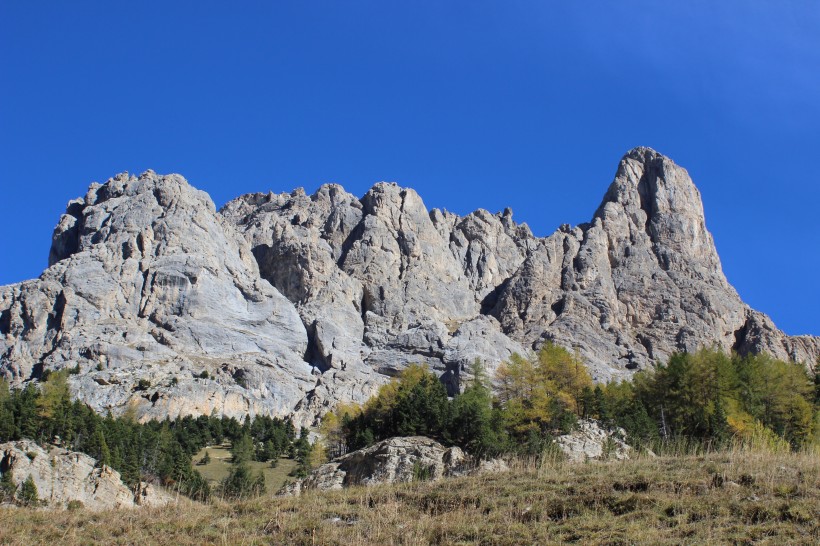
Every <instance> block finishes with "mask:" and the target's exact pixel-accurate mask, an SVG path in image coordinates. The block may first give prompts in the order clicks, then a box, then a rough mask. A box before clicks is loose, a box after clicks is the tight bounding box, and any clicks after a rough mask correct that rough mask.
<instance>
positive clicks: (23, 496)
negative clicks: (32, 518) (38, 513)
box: [17, 474, 40, 506]
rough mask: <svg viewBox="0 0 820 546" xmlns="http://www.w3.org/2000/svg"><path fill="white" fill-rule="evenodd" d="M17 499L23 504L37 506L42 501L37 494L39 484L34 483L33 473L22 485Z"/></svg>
mask: <svg viewBox="0 0 820 546" xmlns="http://www.w3.org/2000/svg"><path fill="white" fill-rule="evenodd" d="M17 500H18V501H20V504H22V505H23V506H37V505H38V504H39V503H40V498H39V497H38V495H37V484H35V483H34V478H32V477H31V474H29V475H28V477H27V478H26V480H25V481H24V482H23V483H22V484H21V485H20V491H18V492H17Z"/></svg>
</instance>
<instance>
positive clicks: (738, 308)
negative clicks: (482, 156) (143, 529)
mask: <svg viewBox="0 0 820 546" xmlns="http://www.w3.org/2000/svg"><path fill="white" fill-rule="evenodd" d="M49 263H50V267H49V268H48V269H47V270H46V271H45V272H44V273H43V274H42V275H41V276H40V278H39V279H36V280H32V281H26V282H24V283H19V284H15V285H9V286H5V287H2V288H0V335H1V336H2V338H0V354H2V357H1V358H2V361H1V364H2V370H3V374H4V376H5V377H7V378H8V379H9V380H10V381H11V382H12V383H14V384H21V383H23V382H25V381H28V380H31V379H34V380H36V379H37V378H39V377H41V375H42V373H43V371H44V370H47V369H59V368H63V367H74V366H76V365H78V364H79V367H80V373H79V374H78V375H74V376H72V386H73V389H74V392H75V393H76V395H77V396H79V397H80V398H82V399H84V400H86V401H87V402H89V403H90V404H91V405H92V406H93V407H95V408H96V409H98V410H100V411H106V410H109V409H110V410H112V411H114V412H118V411H123V410H124V409H125V408H126V407H128V406H133V407H134V408H135V409H136V410H137V412H138V413H139V414H140V415H142V416H143V417H162V416H165V415H171V416H176V415H178V414H188V413H192V414H203V413H211V412H212V411H217V412H225V413H227V414H229V415H237V416H242V415H244V414H246V413H248V412H250V413H270V414H276V415H285V414H291V413H294V414H295V415H296V416H297V417H299V418H300V419H302V420H303V422H311V421H312V420H313V419H314V418H315V417H316V416H317V415H319V414H321V413H322V412H323V411H325V410H326V409H327V408H328V407H330V406H332V405H333V404H335V403H336V402H337V401H339V400H350V399H352V400H364V399H366V398H367V397H368V396H369V395H370V394H371V393H372V392H373V391H374V389H375V388H376V387H377V386H378V385H379V384H381V383H383V382H384V381H386V379H387V377H389V376H391V375H395V374H396V373H397V372H399V371H400V370H401V369H402V368H403V367H405V366H406V365H407V364H408V363H412V362H426V363H428V364H429V365H430V366H431V367H432V368H433V369H435V370H437V371H438V372H439V373H440V374H441V376H442V379H443V381H444V382H445V384H446V385H447V386H448V388H449V389H450V390H451V391H455V390H456V389H457V388H458V385H459V382H460V376H461V375H462V374H463V372H464V371H465V370H466V369H467V366H468V365H469V364H470V363H471V362H472V361H473V360H474V359H475V358H481V359H482V360H484V361H485V363H486V365H487V367H488V368H490V370H491V371H492V370H493V369H494V368H495V367H496V366H497V365H498V363H500V362H501V361H503V360H504V359H506V358H508V357H509V356H510V354H512V353H513V352H524V351H526V350H529V349H531V348H535V347H537V346H538V345H539V344H541V343H543V342H544V341H545V340H551V341H554V342H556V343H559V344H561V345H564V346H567V347H569V348H573V349H577V350H578V351H579V353H580V354H581V355H582V356H583V357H584V358H585V360H586V361H587V363H588V365H589V367H590V369H591V371H592V373H593V376H594V377H595V378H596V379H597V380H599V381H605V380H609V379H612V378H618V377H626V376H628V375H630V374H631V373H632V372H633V371H634V370H637V369H640V368H644V367H647V366H651V365H652V363H653V362H654V361H656V360H665V359H666V358H667V357H668V356H669V355H670V354H671V353H672V352H674V351H681V350H686V351H691V350H695V349H697V348H698V347H701V346H712V345H717V346H719V347H721V348H723V349H725V350H730V349H734V350H737V351H739V352H742V353H746V352H759V351H766V352H768V353H770V354H772V355H773V356H775V357H778V358H782V359H792V360H796V361H800V362H804V363H805V364H806V365H807V366H809V367H813V366H814V365H815V362H816V360H817V358H818V355H819V354H820V338H816V337H810V336H800V337H789V336H786V335H785V334H783V333H782V332H780V331H779V330H777V328H776V327H775V326H774V325H773V324H772V322H771V321H770V320H769V319H768V317H766V316H765V315H763V314H761V313H758V312H756V311H754V310H752V309H751V308H749V307H748V306H747V305H745V304H744V303H743V302H742V300H741V299H740V297H739V296H738V294H737V293H736V292H735V290H734V289H733V288H732V287H731V285H730V284H729V283H728V282H727V280H726V278H725V276H724V275H723V272H722V270H721V266H720V260H719V258H718V255H717V251H716V249H715V247H714V242H713V240H712V237H711V235H710V234H709V232H708V230H707V229H706V224H705V219H704V214H703V205H702V203H701V198H700V194H699V192H698V190H697V188H696V187H695V186H694V184H693V183H692V181H691V179H690V178H689V176H688V174H687V173H686V171H685V170H684V169H683V168H681V167H679V166H677V165H675V164H674V162H672V161H671V160H670V159H668V158H666V157H664V156H662V155H660V154H658V153H656V152H654V151H653V150H650V149H648V148H636V149H634V150H632V151H630V152H629V153H628V154H627V155H626V156H624V158H623V159H622V160H621V163H620V165H619V167H618V171H617V174H616V177H615V180H614V182H613V183H612V184H611V185H610V187H609V189H608V191H607V192H606V194H605V196H604V199H603V201H602V203H601V205H600V206H599V208H598V210H597V211H596V212H595V214H594V215H593V218H592V220H591V222H589V223H588V224H582V225H580V226H577V227H570V226H567V225H564V226H561V228H559V230H557V231H556V232H555V233H554V234H552V235H550V236H549V237H544V238H538V237H534V236H533V235H532V233H531V232H530V230H529V228H528V227H527V226H526V224H516V223H515V222H514V221H513V220H512V213H511V211H509V210H505V211H504V212H501V213H498V214H490V213H489V212H487V211H484V210H479V211H476V212H473V213H471V214H469V215H467V216H465V217H459V216H457V215H454V214H452V213H449V212H446V211H440V210H437V209H434V210H432V211H428V210H427V209H426V207H425V206H424V203H423V202H422V200H421V198H420V197H419V196H418V194H417V193H416V192H414V191H413V190H411V189H406V188H401V187H399V186H397V185H395V184H386V183H380V184H376V185H375V186H374V187H373V188H372V189H371V190H370V191H368V192H367V194H365V195H364V196H363V197H362V198H361V199H358V198H356V197H355V196H353V195H351V194H349V193H347V192H345V191H344V189H343V188H341V187H340V186H338V185H325V186H322V187H321V188H320V189H319V190H317V192H316V193H314V194H313V195H310V196H308V195H306V194H305V193H304V192H303V191H302V190H296V191H294V192H292V193H289V194H288V193H285V194H278V195H277V194H250V195H244V196H241V197H239V198H237V199H235V200H233V201H231V202H230V203H228V204H227V205H225V207H223V209H222V210H221V211H219V212H217V211H215V210H214V206H213V203H212V202H211V201H210V199H209V198H208V196H207V195H206V194H204V193H203V192H200V191H198V190H195V189H194V188H192V187H191V186H190V185H188V183H187V182H186V181H185V180H184V179H182V178H181V177H179V176H178V175H169V176H159V175H156V174H155V173H153V172H151V171H149V172H146V173H144V174H143V175H141V176H140V177H133V176H130V177H129V176H127V175H119V176H117V177H115V178H113V179H111V180H109V181H108V182H106V184H104V185H92V187H91V188H90V189H89V192H88V194H87V195H86V196H85V198H84V199H79V200H75V201H72V202H71V203H69V206H68V208H67V211H66V214H65V215H63V217H62V218H61V220H60V223H59V224H58V226H57V228H56V229H55V232H54V237H53V244H52V248H51V252H50V259H49ZM140 380H142V382H140Z"/></svg>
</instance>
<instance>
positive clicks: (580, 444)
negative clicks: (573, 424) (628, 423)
mask: <svg viewBox="0 0 820 546" xmlns="http://www.w3.org/2000/svg"><path fill="white" fill-rule="evenodd" d="M625 436H626V433H625V432H624V431H623V430H619V431H618V433H614V432H612V431H608V430H605V429H603V428H601V426H600V425H599V424H598V423H597V422H595V421H592V420H589V419H581V420H579V421H578V425H577V429H576V430H573V431H572V432H570V433H569V434H564V435H561V436H558V437H557V438H556V439H555V443H556V444H558V447H559V448H560V449H561V452H563V453H564V455H566V456H567V459H569V460H570V461H572V462H583V461H587V460H590V459H616V460H619V461H622V460H625V459H629V456H630V454H632V452H633V449H632V447H630V446H629V445H627V444H626V442H624V441H623V440H622V439H621V438H623V437H625Z"/></svg>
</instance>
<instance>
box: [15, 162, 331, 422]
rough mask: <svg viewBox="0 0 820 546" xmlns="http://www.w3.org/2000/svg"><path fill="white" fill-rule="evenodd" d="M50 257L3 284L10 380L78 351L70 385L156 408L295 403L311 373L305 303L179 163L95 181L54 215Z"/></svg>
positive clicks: (280, 407) (241, 409)
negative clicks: (266, 272) (264, 274)
mask: <svg viewBox="0 0 820 546" xmlns="http://www.w3.org/2000/svg"><path fill="white" fill-rule="evenodd" d="M50 263H51V265H50V267H49V268H48V269H47V270H46V271H45V272H43V274H42V275H41V277H40V278H39V279H36V280H33V281H26V282H24V283H20V284H16V285H10V286H5V287H2V288H0V310H2V314H3V328H2V334H3V337H2V341H0V354H2V368H3V373H4V375H5V376H6V377H7V378H8V379H10V380H11V382H12V383H13V384H19V383H21V382H23V381H26V380H29V379H32V378H33V379H36V378H37V377H39V375H40V374H41V373H42V371H43V370H44V369H61V368H64V367H67V366H68V367H73V366H75V365H77V364H79V365H80V369H81V373H80V374H79V375H73V376H71V378H72V382H71V383H72V389H73V391H74V393H75V394H76V395H77V396H78V397H79V398H81V399H82V400H84V401H86V402H88V403H89V404H90V405H91V406H92V407H94V408H95V409H97V410H99V411H101V412H105V411H107V410H112V411H114V412H115V413H116V412H117V411H122V410H123V409H124V408H126V407H128V406H133V407H134V408H135V409H136V410H137V411H138V413H139V414H140V415H142V416H143V417H144V418H148V417H157V418H162V417H164V416H166V415H170V416H176V415H178V414H187V413H193V414H210V413H211V412H212V411H216V412H218V413H223V412H224V413H227V414H229V415H231V414H233V415H236V416H242V415H245V414H247V413H259V412H263V413H288V412H289V411H291V410H292V408H293V407H294V405H295V404H296V403H297V402H298V401H299V400H301V398H302V397H303V396H304V393H305V392H306V391H307V390H308V389H310V388H312V387H313V385H314V384H315V382H316V380H315V378H314V377H312V376H311V369H310V366H309V365H308V364H307V363H306V362H304V360H303V357H304V354H305V351H306V350H307V345H308V343H307V333H306V331H305V329H304V326H303V325H302V322H301V321H300V319H299V315H298V313H296V310H295V309H294V308H293V306H292V305H291V304H290V302H289V301H288V300H287V299H286V298H285V297H284V296H282V295H281V294H280V293H279V292H278V291H277V290H276V289H274V288H273V287H271V286H270V284H268V283H267V282H265V281H264V280H263V279H261V278H260V277H259V271H258V267H257V264H256V261H255V260H254V257H253V254H251V251H250V249H249V248H248V246H247V245H246V244H245V242H244V240H243V239H242V238H241V237H239V236H238V234H237V233H236V230H235V229H234V228H233V227H232V226H231V225H229V224H228V223H227V222H225V220H224V219H223V218H222V217H221V216H220V215H219V214H217V213H216V211H215V209H214V205H213V203H212V202H211V200H210V199H209V198H208V196H207V195H206V194H205V193H203V192H200V191H198V190H195V189H194V188H192V187H191V186H189V185H188V183H187V182H186V181H185V180H184V179H182V178H181V177H179V176H176V175H171V176H158V175H156V174H154V173H153V172H150V171H149V172H147V173H144V174H143V175H141V176H140V177H139V178H136V177H133V176H127V175H120V176H117V177H115V178H113V179H111V180H109V181H108V182H107V183H106V184H104V185H102V186H100V185H97V184H95V185H92V186H91V188H90V189H89V191H88V193H87V194H86V196H85V198H84V199H82V200H75V201H72V202H71V203H69V206H68V210H67V213H66V214H65V215H63V217H62V218H61V219H60V223H59V224H58V225H57V228H56V229H55V232H54V243H53V245H52V249H51V253H50ZM205 373H207V376H208V378H205V377H204V376H205ZM200 376H202V377H200ZM140 380H143V381H144V382H145V381H147V384H148V385H150V387H149V388H139V387H138V385H139V382H140Z"/></svg>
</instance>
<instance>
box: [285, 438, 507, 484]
mask: <svg viewBox="0 0 820 546" xmlns="http://www.w3.org/2000/svg"><path fill="white" fill-rule="evenodd" d="M506 469H507V466H506V464H505V463H504V462H503V461H501V460H500V459H499V460H493V461H485V462H483V463H478V462H477V461H473V460H472V459H471V458H470V457H469V456H468V455H466V454H465V453H464V452H463V451H461V449H459V448H457V447H444V446H443V445H441V444H440V443H438V442H436V441H435V440H431V439H430V438H426V437H424V436H410V437H397V438H389V439H387V440H382V441H381V442H378V443H376V444H373V445H372V446H370V447H367V448H364V449H360V450H358V451H353V452H351V453H348V454H346V455H343V456H341V457H339V458H337V459H334V460H333V461H331V462H329V463H326V464H323V465H321V466H320V467H318V468H316V469H315V470H313V472H311V473H310V475H308V476H307V477H306V478H303V479H301V480H297V481H296V482H293V483H291V484H289V485H287V486H286V487H285V488H284V490H283V493H284V494H290V495H298V494H300V493H301V492H302V491H305V490H308V489H318V490H322V491H324V490H328V489H342V488H343V487H351V486H355V485H366V486H371V485H378V484H383V483H396V482H411V481H419V480H429V481H435V480H440V479H441V478H444V477H448V476H461V475H466V474H471V473H477V472H501V471H504V470H506Z"/></svg>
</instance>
